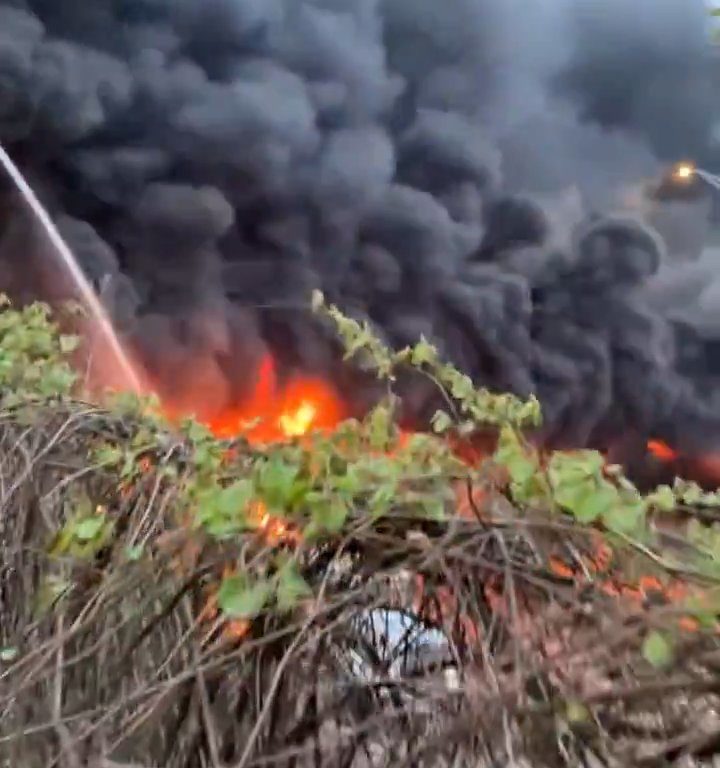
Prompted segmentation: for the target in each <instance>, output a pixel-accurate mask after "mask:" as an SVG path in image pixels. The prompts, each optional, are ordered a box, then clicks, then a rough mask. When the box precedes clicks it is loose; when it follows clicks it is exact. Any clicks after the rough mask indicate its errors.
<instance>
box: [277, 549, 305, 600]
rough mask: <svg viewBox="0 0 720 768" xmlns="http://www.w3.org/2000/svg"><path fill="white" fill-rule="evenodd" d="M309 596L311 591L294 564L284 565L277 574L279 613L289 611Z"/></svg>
mask: <svg viewBox="0 0 720 768" xmlns="http://www.w3.org/2000/svg"><path fill="white" fill-rule="evenodd" d="M311 596H312V590H311V589H310V587H309V586H308V584H307V582H306V581H305V579H304V578H303V577H302V575H301V574H300V572H299V571H298V569H297V565H296V564H295V562H293V561H290V562H288V563H287V564H286V565H284V566H283V567H282V569H281V570H280V572H279V574H278V586H277V595H276V597H277V605H278V608H279V609H280V610H281V611H290V610H292V609H293V608H294V607H295V606H296V605H297V604H298V602H299V601H300V600H303V599H305V598H308V597H311Z"/></svg>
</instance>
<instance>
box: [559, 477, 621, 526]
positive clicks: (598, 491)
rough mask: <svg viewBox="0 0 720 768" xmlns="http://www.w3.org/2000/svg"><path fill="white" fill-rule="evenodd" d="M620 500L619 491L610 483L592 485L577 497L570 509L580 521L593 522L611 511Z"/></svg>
mask: <svg viewBox="0 0 720 768" xmlns="http://www.w3.org/2000/svg"><path fill="white" fill-rule="evenodd" d="M618 501H619V498H618V492H617V490H616V489H615V488H613V487H612V486H611V485H610V484H607V485H604V486H600V487H599V488H598V487H590V488H587V490H585V491H583V492H581V493H580V494H579V495H578V496H577V497H576V499H575V504H574V506H573V508H572V509H571V510H570V511H571V512H572V513H573V515H574V517H575V519H576V520H577V521H578V522H579V523H586V524H587V523H593V522H595V520H597V519H598V518H601V517H604V516H606V515H607V514H608V513H610V511H611V510H612V509H613V507H614V506H615V505H616V504H618Z"/></svg>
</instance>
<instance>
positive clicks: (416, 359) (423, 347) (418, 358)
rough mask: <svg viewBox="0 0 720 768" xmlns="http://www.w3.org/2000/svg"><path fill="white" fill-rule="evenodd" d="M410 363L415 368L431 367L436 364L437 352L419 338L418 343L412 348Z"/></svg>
mask: <svg viewBox="0 0 720 768" xmlns="http://www.w3.org/2000/svg"><path fill="white" fill-rule="evenodd" d="M410 362H411V363H412V364H413V365H415V366H421V365H425V364H427V365H432V364H433V363H435V362H437V350H436V349H435V347H433V345H432V344H430V343H428V341H427V339H426V338H425V337H424V336H421V337H420V341H419V342H418V343H417V344H416V345H415V346H414V347H413V348H412V352H411V353H410Z"/></svg>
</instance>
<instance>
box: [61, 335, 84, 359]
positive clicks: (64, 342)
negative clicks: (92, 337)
mask: <svg viewBox="0 0 720 768" xmlns="http://www.w3.org/2000/svg"><path fill="white" fill-rule="evenodd" d="M59 343H60V351H61V352H62V353H63V354H64V355H68V354H70V352H74V351H75V350H76V349H77V348H78V347H79V346H80V339H78V337H77V336H67V335H64V334H63V335H62V336H60V339H59Z"/></svg>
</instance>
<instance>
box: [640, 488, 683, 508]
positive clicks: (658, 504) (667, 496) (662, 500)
mask: <svg viewBox="0 0 720 768" xmlns="http://www.w3.org/2000/svg"><path fill="white" fill-rule="evenodd" d="M647 503H648V504H649V505H650V506H652V507H655V509H659V510H660V511H661V512H672V511H673V509H675V505H676V501H675V494H674V493H673V489H672V488H671V487H670V486H669V485H661V486H660V487H659V488H656V489H655V491H653V493H651V494H649V496H648V497H647Z"/></svg>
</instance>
